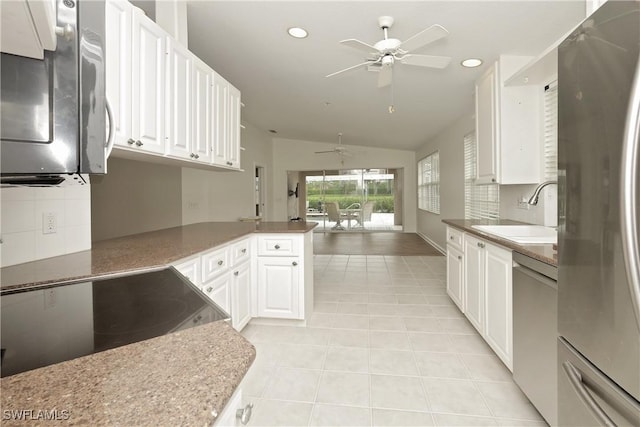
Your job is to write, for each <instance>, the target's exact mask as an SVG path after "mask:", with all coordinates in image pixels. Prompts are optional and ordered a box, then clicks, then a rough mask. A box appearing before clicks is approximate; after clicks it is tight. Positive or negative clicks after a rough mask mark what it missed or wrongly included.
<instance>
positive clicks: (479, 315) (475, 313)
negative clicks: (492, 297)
mask: <svg viewBox="0 0 640 427" xmlns="http://www.w3.org/2000/svg"><path fill="white" fill-rule="evenodd" d="M484 246H485V243H484V242H483V241H482V240H479V239H476V238H475V237H472V236H470V235H469V234H465V236H464V300H465V302H464V304H465V315H466V316H467V319H469V322H471V324H472V325H473V326H474V327H475V328H476V329H477V330H478V332H480V335H483V334H484V261H485V260H484V250H483V249H484Z"/></svg>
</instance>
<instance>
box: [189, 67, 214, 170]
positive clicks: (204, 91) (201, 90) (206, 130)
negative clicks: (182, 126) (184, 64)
mask: <svg viewBox="0 0 640 427" xmlns="http://www.w3.org/2000/svg"><path fill="white" fill-rule="evenodd" d="M212 85H213V70H212V69H211V68H209V66H208V65H207V64H205V63H204V62H202V61H201V60H200V59H198V58H197V57H195V56H193V86H192V95H193V96H192V98H193V110H192V126H193V133H192V137H191V152H192V153H193V157H191V154H189V156H190V157H191V158H192V159H193V160H195V161H198V162H202V163H211V161H212V159H213V156H212V142H213V136H212V133H211V129H212V122H213V118H212V112H213V105H212V90H211V87H212Z"/></svg>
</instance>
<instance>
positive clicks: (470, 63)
mask: <svg viewBox="0 0 640 427" xmlns="http://www.w3.org/2000/svg"><path fill="white" fill-rule="evenodd" d="M460 65H462V66H463V67H467V68H475V67H479V66H480V65H482V59H478V58H469V59H465V60H464V61H462V62H461V63H460Z"/></svg>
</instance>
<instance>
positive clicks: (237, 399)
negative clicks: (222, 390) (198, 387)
mask: <svg viewBox="0 0 640 427" xmlns="http://www.w3.org/2000/svg"><path fill="white" fill-rule="evenodd" d="M252 409H253V403H248V404H245V403H244V397H243V394H242V388H241V386H238V387H237V388H236V390H235V391H234V392H233V395H232V396H231V398H230V399H229V401H228V402H227V404H226V406H225V407H224V409H223V410H222V412H220V413H219V414H218V416H217V418H216V421H215V422H214V423H213V426H214V427H239V426H243V425H246V424H248V423H249V421H250V420H251V413H252ZM214 411H216V412H217V411H218V408H214Z"/></svg>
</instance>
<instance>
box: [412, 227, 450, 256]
mask: <svg viewBox="0 0 640 427" xmlns="http://www.w3.org/2000/svg"><path fill="white" fill-rule="evenodd" d="M416 234H417V235H418V236H420V237H421V238H422V240H424V241H425V242H427V243H428V244H430V245H431V246H433V247H434V248H435V249H436V250H437V251H438V252H440V253H441V254H442V255H446V254H447V251H445V250H444V249H443V248H442V247H441V246H440V245H438V244H437V243H436V242H434V241H433V240H431V239H430V238H429V237H427V236H426V235H424V234H422V233H419V232H418V233H416Z"/></svg>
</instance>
